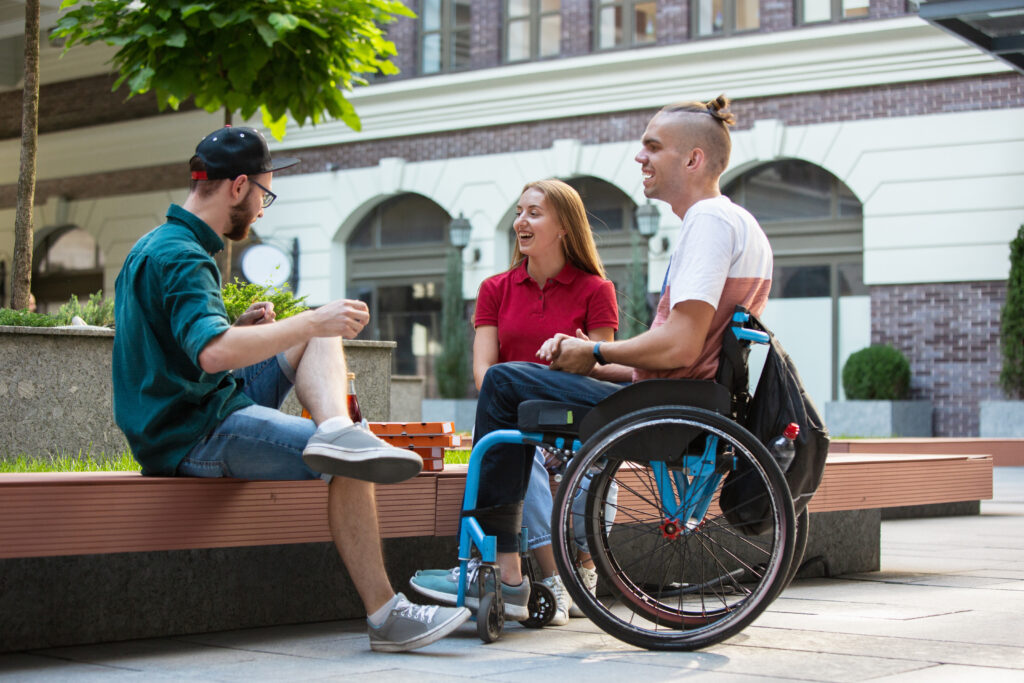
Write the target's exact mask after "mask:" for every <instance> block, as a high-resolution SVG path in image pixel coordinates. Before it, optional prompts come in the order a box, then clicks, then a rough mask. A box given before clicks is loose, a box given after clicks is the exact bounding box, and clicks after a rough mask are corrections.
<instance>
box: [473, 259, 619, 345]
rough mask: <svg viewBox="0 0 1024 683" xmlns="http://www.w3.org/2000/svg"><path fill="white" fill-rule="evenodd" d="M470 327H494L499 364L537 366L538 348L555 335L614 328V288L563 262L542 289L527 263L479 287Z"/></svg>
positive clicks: (617, 322) (617, 323)
mask: <svg viewBox="0 0 1024 683" xmlns="http://www.w3.org/2000/svg"><path fill="white" fill-rule="evenodd" d="M473 325H474V326H475V327H481V326H484V325H495V326H497V328H498V362H499V363H505V362H507V361H513V360H521V361H530V362H534V363H537V362H539V360H538V358H537V356H536V355H535V354H536V353H537V349H539V348H540V345H541V344H543V343H544V342H545V341H547V340H548V339H550V338H551V337H553V336H555V334H556V333H558V332H564V333H565V334H570V335H572V334H575V333H576V329H577V328H579V329H581V330H583V331H584V332H586V331H588V330H593V329H597V328H599V327H610V328H612V329H613V330H616V329H618V327H619V310H618V306H617V304H616V302H615V285H613V284H612V282H611V281H610V280H605V279H604V278H602V277H600V276H597V275H591V274H590V273H585V272H583V271H582V270H580V269H578V268H576V267H575V266H573V265H571V264H569V263H566V264H565V267H564V268H562V270H561V272H560V273H558V275H556V276H555V277H554V278H552V279H550V280H548V281H547V283H546V284H545V285H544V288H543V289H541V288H540V287H539V286H538V285H537V283H536V282H535V281H534V280H533V278H531V277H530V275H529V274H528V273H527V272H526V259H524V260H523V262H522V263H521V264H519V266H518V267H517V268H515V269H513V270H509V271H506V272H504V273H500V274H498V275H495V276H493V277H489V278H487V279H486V280H484V281H483V284H481V285H480V293H479V294H478V295H477V298H476V313H475V314H474V316H473Z"/></svg>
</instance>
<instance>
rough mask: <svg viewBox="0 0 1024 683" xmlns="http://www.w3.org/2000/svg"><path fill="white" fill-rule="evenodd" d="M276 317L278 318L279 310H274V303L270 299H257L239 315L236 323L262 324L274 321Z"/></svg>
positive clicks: (240, 324)
mask: <svg viewBox="0 0 1024 683" xmlns="http://www.w3.org/2000/svg"><path fill="white" fill-rule="evenodd" d="M275 318H277V312H276V311H275V310H274V304H273V303H271V302H270V301H257V302H256V303H254V304H252V305H251V306H249V308H248V309H246V311H245V313H243V314H242V315H240V316H238V320H236V321H235V324H236V325H239V326H242V325H262V324H264V323H272V322H274V319H275Z"/></svg>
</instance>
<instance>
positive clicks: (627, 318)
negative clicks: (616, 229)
mask: <svg viewBox="0 0 1024 683" xmlns="http://www.w3.org/2000/svg"><path fill="white" fill-rule="evenodd" d="M631 239H632V249H631V252H632V253H631V257H630V260H629V266H628V267H627V268H626V292H625V297H624V301H623V302H622V304H623V305H622V309H623V310H621V311H619V337H620V338H622V339H632V338H633V337H635V336H637V335H638V334H641V333H643V332H646V331H647V329H648V323H649V322H650V319H651V311H650V308H649V307H648V305H647V268H646V267H645V266H644V262H643V252H642V248H643V246H645V245H646V240H644V241H643V244H641V239H640V235H639V234H638V233H637V232H636V231H633V233H632V234H631Z"/></svg>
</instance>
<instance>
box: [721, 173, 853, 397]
mask: <svg viewBox="0 0 1024 683" xmlns="http://www.w3.org/2000/svg"><path fill="white" fill-rule="evenodd" d="M722 192H723V193H724V194H726V195H728V196H729V197H730V198H732V200H733V201H735V202H736V203H737V204H739V205H741V206H743V207H745V208H746V209H748V210H749V211H750V212H751V213H752V214H754V216H755V217H756V218H757V220H758V222H759V223H760V224H761V227H762V228H764V232H765V234H766V235H767V236H768V241H769V242H771V245H772V252H773V253H774V257H775V258H774V272H773V274H772V288H771V293H770V294H769V297H770V299H771V301H770V302H769V309H766V311H765V315H766V316H768V315H769V313H770V317H771V320H772V323H771V324H772V325H773V327H774V328H775V332H776V334H779V338H780V339H783V340H785V341H784V343H785V344H786V349H787V350H788V351H789V353H790V355H792V356H793V358H794V360H796V362H797V364H798V365H799V366H800V374H801V376H802V377H803V378H804V382H805V385H807V387H808V391H810V393H811V395H812V397H814V399H815V400H817V401H822V400H836V399H837V398H839V387H840V385H839V371H840V369H841V368H842V366H843V363H844V362H845V360H846V358H847V357H848V356H849V354H850V353H851V352H853V351H855V350H857V349H859V348H862V347H863V346H867V345H868V344H870V343H871V339H870V329H871V321H870V296H869V292H868V288H867V286H866V285H865V284H864V246H863V244H864V237H863V210H862V207H861V203H860V200H859V199H857V197H856V195H854V194H853V192H852V191H851V190H850V188H849V187H847V186H846V184H845V183H843V182H842V181H841V180H839V179H838V178H836V177H835V176H834V175H832V174H831V173H829V172H828V171H826V170H825V169H823V168H821V167H820V166H816V165H814V164H811V163H808V162H806V161H801V160H799V159H784V160H780V161H773V162H771V163H768V164H764V165H763V166H759V167H757V168H755V169H753V170H751V171H749V172H748V173H745V174H743V175H742V176H740V177H739V178H737V179H735V180H733V181H731V182H730V183H729V184H728V185H726V186H725V187H724V188H723V189H722ZM791 346H792V348H790V347H791Z"/></svg>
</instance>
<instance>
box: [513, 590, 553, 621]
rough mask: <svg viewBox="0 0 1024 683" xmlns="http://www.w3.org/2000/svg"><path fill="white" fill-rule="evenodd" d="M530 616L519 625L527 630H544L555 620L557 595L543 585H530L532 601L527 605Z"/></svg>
mask: <svg viewBox="0 0 1024 683" xmlns="http://www.w3.org/2000/svg"><path fill="white" fill-rule="evenodd" d="M527 609H529V610H530V616H529V617H527V618H526V619H524V620H523V621H520V622H519V623H520V624H522V625H523V626H525V627H526V628H544V627H545V626H547V625H548V624H550V623H551V620H552V619H554V618H555V612H557V611H558V602H557V599H556V598H555V593H554V591H552V590H551V589H550V588H548V587H547V586H545V585H544V584H543V583H539V582H538V583H531V584H530V601H529V603H527Z"/></svg>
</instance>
